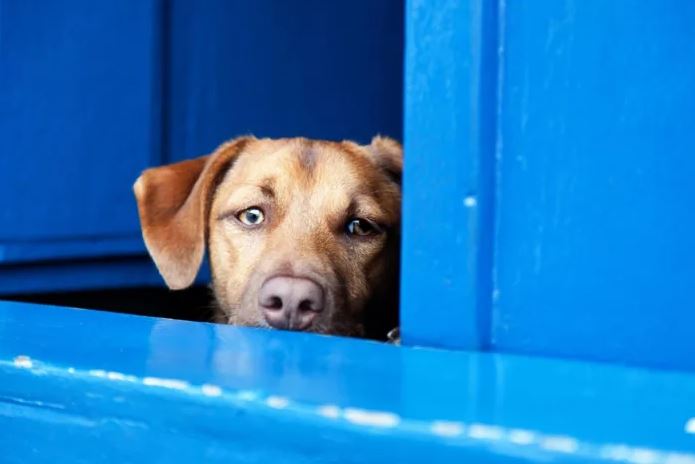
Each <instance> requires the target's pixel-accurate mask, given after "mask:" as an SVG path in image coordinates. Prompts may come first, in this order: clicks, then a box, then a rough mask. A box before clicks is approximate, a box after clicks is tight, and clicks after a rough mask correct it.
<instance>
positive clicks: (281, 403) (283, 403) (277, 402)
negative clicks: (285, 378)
mask: <svg viewBox="0 0 695 464" xmlns="http://www.w3.org/2000/svg"><path fill="white" fill-rule="evenodd" d="M265 403H266V404H267V405H268V406H270V407H271V408H275V409H285V408H286V407H287V406H289V404H290V400H288V399H287V398H285V397H283V396H269V397H268V399H267V400H265Z"/></svg>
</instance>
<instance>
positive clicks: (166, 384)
mask: <svg viewBox="0 0 695 464" xmlns="http://www.w3.org/2000/svg"><path fill="white" fill-rule="evenodd" d="M142 383H143V384H145V385H147V386H148V387H162V388H170V389H172V390H185V389H187V388H188V387H189V385H188V382H184V381H183V380H176V379H160V378H158V377H145V378H144V379H142Z"/></svg>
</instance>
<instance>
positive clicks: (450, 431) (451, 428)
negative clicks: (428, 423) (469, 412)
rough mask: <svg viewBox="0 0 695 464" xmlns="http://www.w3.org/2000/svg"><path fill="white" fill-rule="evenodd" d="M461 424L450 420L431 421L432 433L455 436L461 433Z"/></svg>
mask: <svg viewBox="0 0 695 464" xmlns="http://www.w3.org/2000/svg"><path fill="white" fill-rule="evenodd" d="M463 428H464V427H463V424H461V423H460V422H451V421H435V422H432V433H434V434H435V435H441V436H443V437H455V436H457V435H461V434H462V433H463Z"/></svg>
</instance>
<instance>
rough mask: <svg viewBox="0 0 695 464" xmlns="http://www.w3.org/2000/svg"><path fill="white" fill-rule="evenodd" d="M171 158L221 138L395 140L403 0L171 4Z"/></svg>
mask: <svg viewBox="0 0 695 464" xmlns="http://www.w3.org/2000/svg"><path fill="white" fill-rule="evenodd" d="M169 21H170V27H169V30H170V34H169V37H170V51H169V55H168V67H169V73H168V76H169V82H168V85H167V87H168V92H167V94H168V95H169V97H168V98H167V99H166V102H167V106H168V111H167V127H168V134H169V137H168V138H167V140H166V142H167V144H168V150H167V152H168V153H169V156H170V157H171V159H175V160H179V159H184V158H190V157H192V156H197V155H199V154H201V153H207V152H209V151H210V150H212V149H214V148H215V147H216V146H217V145H219V143H220V142H221V141H222V140H225V139H227V138H230V137H233V136H236V135H241V134H246V133H254V134H256V135H258V136H262V137H285V136H305V137H312V138H322V139H355V140H359V141H361V142H368V141H369V140H370V139H371V137H372V136H373V135H375V134H377V133H381V134H384V135H389V136H392V137H395V138H398V139H400V138H401V134H402V128H401V126H402V88H403V85H402V81H403V69H402V68H403V40H404V39H403V2H402V0H380V1H377V2H375V1H372V0H358V1H331V2H325V1H322V0H305V1H302V2H283V1H277V0H260V1H253V2H248V1H244V0H204V1H199V0H175V1H173V2H171V11H170V14H169Z"/></svg>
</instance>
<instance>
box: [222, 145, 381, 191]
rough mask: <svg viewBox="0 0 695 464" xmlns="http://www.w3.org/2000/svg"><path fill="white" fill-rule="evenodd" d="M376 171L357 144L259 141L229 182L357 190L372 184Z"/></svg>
mask: <svg viewBox="0 0 695 464" xmlns="http://www.w3.org/2000/svg"><path fill="white" fill-rule="evenodd" d="M374 171H375V169H374V167H373V166H372V165H371V163H370V161H369V160H368V159H367V157H366V156H365V155H364V154H362V153H361V152H360V148H359V147H358V146H357V145H352V144H351V145H346V144H343V143H335V142H326V141H317V140H308V139H302V138H296V139H280V140H258V141H255V142H254V143H252V144H251V145H250V146H249V147H248V148H247V149H246V150H245V151H244V153H243V154H242V155H241V156H240V157H239V159H238V160H237V162H236V163H235V165H234V166H233V168H232V169H230V171H229V172H228V173H227V176H225V182H227V181H229V182H231V183H239V182H242V183H251V184H256V185H262V184H267V183H268V181H272V183H273V184H275V186H276V187H277V188H281V187H282V186H283V185H284V186H297V187H299V186H301V187H305V188H306V187H318V186H321V185H331V186H333V187H334V188H336V189H339V188H341V187H344V188H353V187H355V186H356V185H358V184H364V183H365V182H367V181H370V180H371V177H373V175H374Z"/></svg>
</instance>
